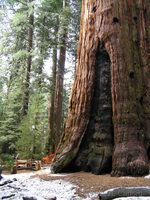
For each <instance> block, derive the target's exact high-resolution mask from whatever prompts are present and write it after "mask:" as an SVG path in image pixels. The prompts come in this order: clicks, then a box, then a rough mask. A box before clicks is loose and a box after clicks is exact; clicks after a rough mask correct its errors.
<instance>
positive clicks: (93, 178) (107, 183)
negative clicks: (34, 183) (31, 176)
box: [40, 172, 150, 199]
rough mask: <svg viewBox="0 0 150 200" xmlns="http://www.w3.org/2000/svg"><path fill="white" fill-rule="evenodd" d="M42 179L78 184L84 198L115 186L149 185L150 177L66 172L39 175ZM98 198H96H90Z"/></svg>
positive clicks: (79, 193)
mask: <svg viewBox="0 0 150 200" xmlns="http://www.w3.org/2000/svg"><path fill="white" fill-rule="evenodd" d="M40 177H41V178H42V179H44V180H47V181H48V180H58V179H59V180H60V179H62V180H65V181H69V182H71V183H73V184H75V185H77V186H78V188H77V193H78V195H79V196H80V197H81V198H85V197H86V194H88V193H98V192H102V191H105V190H107V189H111V188H115V187H142V186H143V187H146V186H149V187H150V179H147V178H144V177H141V178H133V177H122V178H116V177H111V176H110V175H93V174H90V173H85V172H78V173H73V174H67V175H66V176H51V175H50V174H49V175H40ZM92 199H98V198H92Z"/></svg>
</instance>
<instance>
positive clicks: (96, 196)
mask: <svg viewBox="0 0 150 200" xmlns="http://www.w3.org/2000/svg"><path fill="white" fill-rule="evenodd" d="M98 194H99V192H97V193H89V194H88V195H87V198H86V199H85V200H91V199H93V198H98Z"/></svg>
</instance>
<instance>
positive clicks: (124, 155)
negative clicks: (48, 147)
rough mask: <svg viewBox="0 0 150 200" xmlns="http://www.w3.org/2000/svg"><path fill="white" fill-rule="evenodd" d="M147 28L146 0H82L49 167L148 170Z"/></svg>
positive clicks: (149, 15) (125, 172)
mask: <svg viewBox="0 0 150 200" xmlns="http://www.w3.org/2000/svg"><path fill="white" fill-rule="evenodd" d="M149 27H150V4H149V1H147V0H137V1H129V0H121V1H120V0H111V1H109V0H105V1H103V0H97V1H93V0H83V3H82V15H81V29H80V41H79V45H78V62H77V70H76V76H75V80H74V84H73V87H72V92H71V97H70V102H69V114H68V118H67V121H66V124H65V127H64V132H63V135H62V138H61V141H60V143H59V146H58V149H57V153H56V156H55V159H54V161H53V164H52V169H53V171H54V172H60V171H65V170H82V169H83V170H86V171H92V172H93V173H102V172H106V171H110V170H111V168H112V175H115V176H118V175H119V176H120V175H137V176H138V175H144V174H146V173H148V171H149V169H148V159H149V158H150V155H149V153H150V125H149V124H150V97H149V95H150V66H149V65H150V57H149V55H150V28H149ZM110 80H111V83H110ZM112 119H113V120H112ZM113 138H114V145H113ZM111 158H112V162H111ZM111 163H112V166H111Z"/></svg>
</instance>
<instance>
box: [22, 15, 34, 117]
mask: <svg viewBox="0 0 150 200" xmlns="http://www.w3.org/2000/svg"><path fill="white" fill-rule="evenodd" d="M33 25H34V15H33V13H31V14H30V16H29V24H28V26H29V28H28V41H27V42H28V46H27V52H28V56H27V63H26V69H25V80H24V97H23V108H22V116H25V115H26V114H27V111H28V103H29V86H30V72H31V62H32V56H31V51H32V46H33Z"/></svg>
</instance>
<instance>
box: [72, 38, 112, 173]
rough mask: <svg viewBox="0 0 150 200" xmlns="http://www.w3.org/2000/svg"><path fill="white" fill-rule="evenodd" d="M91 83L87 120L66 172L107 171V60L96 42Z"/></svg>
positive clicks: (109, 147)
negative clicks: (85, 128)
mask: <svg viewBox="0 0 150 200" xmlns="http://www.w3.org/2000/svg"><path fill="white" fill-rule="evenodd" d="M94 84H95V87H94V95H93V101H92V105H91V115H90V121H89V124H88V127H87V130H86V132H85V135H84V138H83V140H82V143H81V146H80V149H79V152H78V154H77V157H76V158H75V160H73V162H72V163H71V165H70V166H69V171H70V169H71V168H72V169H73V170H75V169H76V170H77V171H78V170H84V171H91V172H92V173H95V174H99V173H105V172H110V171H111V166H112V152H113V123H112V100H111V75H110V58H109V55H108V53H107V52H106V50H105V48H104V45H103V44H102V43H100V42H99V45H98V50H97V54H96V65H95V83H94Z"/></svg>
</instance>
